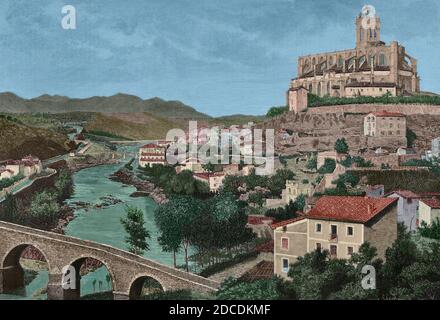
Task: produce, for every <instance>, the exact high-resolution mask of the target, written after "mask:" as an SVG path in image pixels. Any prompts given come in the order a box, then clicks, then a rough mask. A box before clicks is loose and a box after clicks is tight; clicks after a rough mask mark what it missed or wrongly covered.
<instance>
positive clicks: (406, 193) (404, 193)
mask: <svg viewBox="0 0 440 320" xmlns="http://www.w3.org/2000/svg"><path fill="white" fill-rule="evenodd" d="M394 193H395V194H397V195H399V196H401V197H402V198H405V199H418V198H420V195H418V194H417V193H415V192H412V191H409V190H395V191H392V192H390V193H388V194H386V196H387V197H388V196H390V195H392V194H394Z"/></svg>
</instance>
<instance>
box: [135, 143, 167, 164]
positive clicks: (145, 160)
mask: <svg viewBox="0 0 440 320" xmlns="http://www.w3.org/2000/svg"><path fill="white" fill-rule="evenodd" d="M165 163H166V147H164V146H159V145H158V144H155V143H149V144H146V145H144V146H142V147H141V148H140V149H139V166H140V167H151V166H153V165H155V164H159V165H164V164H165Z"/></svg>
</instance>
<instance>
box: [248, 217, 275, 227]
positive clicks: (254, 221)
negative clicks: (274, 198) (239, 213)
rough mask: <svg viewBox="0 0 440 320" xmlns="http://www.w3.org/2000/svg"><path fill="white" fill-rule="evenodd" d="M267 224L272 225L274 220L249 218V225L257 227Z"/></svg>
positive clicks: (269, 218)
mask: <svg viewBox="0 0 440 320" xmlns="http://www.w3.org/2000/svg"><path fill="white" fill-rule="evenodd" d="M267 222H269V223H272V222H273V218H271V217H265V216H248V224H252V225H255V226H256V225H259V224H264V223H267Z"/></svg>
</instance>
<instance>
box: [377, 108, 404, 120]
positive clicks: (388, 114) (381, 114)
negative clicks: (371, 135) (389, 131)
mask: <svg viewBox="0 0 440 320" xmlns="http://www.w3.org/2000/svg"><path fill="white" fill-rule="evenodd" d="M373 114H374V115H375V116H376V117H399V118H401V117H405V115H404V114H403V113H399V112H388V111H385V110H384V111H378V112H373Z"/></svg>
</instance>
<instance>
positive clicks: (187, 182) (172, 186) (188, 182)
mask: <svg viewBox="0 0 440 320" xmlns="http://www.w3.org/2000/svg"><path fill="white" fill-rule="evenodd" d="M166 191H167V193H168V194H180V195H206V194H209V186H208V184H207V183H205V182H202V181H199V180H196V179H194V177H193V173H192V172H191V171H189V170H184V171H182V172H180V173H179V174H177V175H174V176H173V177H172V178H171V180H170V181H168V184H167V186H166Z"/></svg>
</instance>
